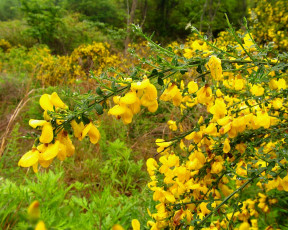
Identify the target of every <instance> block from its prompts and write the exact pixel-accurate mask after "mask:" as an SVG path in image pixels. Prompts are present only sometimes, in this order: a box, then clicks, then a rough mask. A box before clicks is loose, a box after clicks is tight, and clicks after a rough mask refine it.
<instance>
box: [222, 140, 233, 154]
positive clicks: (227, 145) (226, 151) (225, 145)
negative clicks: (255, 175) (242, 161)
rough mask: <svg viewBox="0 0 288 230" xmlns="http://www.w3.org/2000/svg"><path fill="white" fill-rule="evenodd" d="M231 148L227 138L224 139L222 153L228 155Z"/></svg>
mask: <svg viewBox="0 0 288 230" xmlns="http://www.w3.org/2000/svg"><path fill="white" fill-rule="evenodd" d="M230 149H231V147H230V141H229V139H228V138H226V139H225V141H224V147H223V152H224V153H229V151H230Z"/></svg>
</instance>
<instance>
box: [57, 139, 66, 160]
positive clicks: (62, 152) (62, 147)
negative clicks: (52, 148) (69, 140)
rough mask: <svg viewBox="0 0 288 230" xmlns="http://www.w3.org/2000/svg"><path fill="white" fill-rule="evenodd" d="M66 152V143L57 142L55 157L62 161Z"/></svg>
mask: <svg viewBox="0 0 288 230" xmlns="http://www.w3.org/2000/svg"><path fill="white" fill-rule="evenodd" d="M66 153H67V149H66V145H64V144H63V143H61V142H60V143H59V152H58V154H57V158H58V159H59V160H60V161H64V160H65V159H66Z"/></svg>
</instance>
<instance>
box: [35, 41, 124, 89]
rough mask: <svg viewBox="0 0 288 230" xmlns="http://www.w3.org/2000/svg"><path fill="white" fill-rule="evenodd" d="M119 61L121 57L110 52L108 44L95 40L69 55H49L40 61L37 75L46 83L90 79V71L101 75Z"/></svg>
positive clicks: (52, 83)
mask: <svg viewBox="0 0 288 230" xmlns="http://www.w3.org/2000/svg"><path fill="white" fill-rule="evenodd" d="M117 63H119V59H118V57H117V56H116V55H113V54H111V53H110V50H109V45H108V44H106V43H96V42H93V43H92V44H88V45H81V46H79V47H78V48H76V49H75V50H74V51H73V52H72V53H71V54H70V55H69V56H57V57H55V56H53V55H49V56H47V57H46V58H44V59H43V61H42V62H41V63H40V67H39V70H38V71H37V74H36V75H37V78H38V79H39V80H41V81H42V83H43V84H45V85H57V84H59V83H68V84H71V83H73V82H74V81H75V80H76V79H85V80H86V79H89V77H90V75H91V73H90V71H92V73H93V74H94V75H99V74H100V73H102V72H103V70H104V69H105V68H107V67H109V66H114V65H116V64H117Z"/></svg>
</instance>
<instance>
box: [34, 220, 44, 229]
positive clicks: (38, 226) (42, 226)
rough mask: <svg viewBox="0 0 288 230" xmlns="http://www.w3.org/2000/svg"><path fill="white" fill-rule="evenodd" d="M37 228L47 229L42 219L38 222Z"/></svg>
mask: <svg viewBox="0 0 288 230" xmlns="http://www.w3.org/2000/svg"><path fill="white" fill-rule="evenodd" d="M35 230H46V227H45V224H44V222H43V221H42V220H40V221H39V222H38V223H37V225H36V227H35Z"/></svg>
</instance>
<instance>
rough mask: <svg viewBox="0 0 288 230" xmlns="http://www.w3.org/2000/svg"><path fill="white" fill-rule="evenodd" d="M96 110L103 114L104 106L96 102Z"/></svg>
mask: <svg viewBox="0 0 288 230" xmlns="http://www.w3.org/2000/svg"><path fill="white" fill-rule="evenodd" d="M95 110H96V112H97V114H98V115H101V114H103V107H102V105H100V104H96V105H95Z"/></svg>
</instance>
